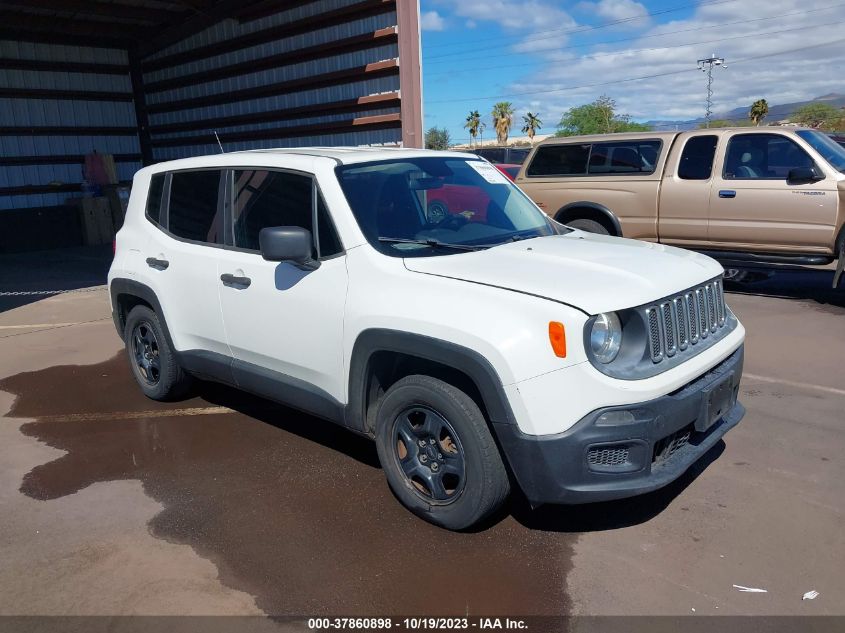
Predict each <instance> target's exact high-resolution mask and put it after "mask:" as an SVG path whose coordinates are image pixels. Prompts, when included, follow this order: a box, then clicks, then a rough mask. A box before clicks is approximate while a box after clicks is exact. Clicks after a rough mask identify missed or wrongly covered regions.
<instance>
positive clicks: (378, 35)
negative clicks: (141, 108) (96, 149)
mask: <svg viewBox="0 0 845 633" xmlns="http://www.w3.org/2000/svg"><path fill="white" fill-rule="evenodd" d="M397 41H398V36H397V35H396V29H394V28H393V27H389V28H386V29H379V30H378V31H374V32H372V33H364V34H363V35H354V36H352V37H347V38H344V39H341V40H335V41H334V42H329V43H327V44H317V45H316V46H306V47H305V48H298V49H296V50H292V51H288V52H286V53H279V54H277V55H270V56H269V57H262V58H261V59H256V60H251V61H246V62H241V63H239V64H232V65H230V66H223V67H222V68H213V69H211V70H206V71H200V72H195V73H190V74H188V75H184V76H180V77H174V78H173V79H162V80H161V81H153V82H149V83H146V84H145V85H144V87H145V90H146V92H147V93H151V92H161V91H164V90H170V89H172V88H181V87H184V86H193V85H196V84H201V83H205V82H209V81H216V80H218V79H225V78H227V77H238V76H240V75H244V74H247V73H253V72H258V71H260V70H268V69H270V68H278V67H280V66H285V65H288V64H295V63H300V62H304V61H314V60H317V59H324V58H326V57H332V56H334V55H339V54H341V53H348V52H352V51H359V50H366V49H368V48H374V47H376V46H384V45H386V44H393V43H395V42H397Z"/></svg>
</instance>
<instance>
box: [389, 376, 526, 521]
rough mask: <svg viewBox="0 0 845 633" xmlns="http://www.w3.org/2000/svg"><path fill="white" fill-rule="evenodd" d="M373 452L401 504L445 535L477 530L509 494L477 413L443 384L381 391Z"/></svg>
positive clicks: (419, 380)
mask: <svg viewBox="0 0 845 633" xmlns="http://www.w3.org/2000/svg"><path fill="white" fill-rule="evenodd" d="M376 447H377V448H378V455H379V461H380V462H381V465H382V468H383V469H384V473H385V475H386V477H387V483H388V484H389V485H390V488H391V490H392V491H393V493H394V494H395V495H396V496H397V497H398V498H399V501H401V502H402V504H403V505H405V507H407V508H408V509H409V510H411V512H413V513H415V514H417V515H418V516H420V517H422V518H423V519H425V520H426V521H429V522H431V523H434V524H435V525H439V526H441V527H444V528H446V529H449V530H462V529H465V528H468V527H470V526H472V525H474V524H476V523H478V522H479V521H481V520H482V519H483V518H485V517H486V516H489V515H490V514H491V513H492V512H493V511H495V510H496V509H497V508H498V507H500V506H501V505H502V503H503V502H504V501H505V499H506V498H507V496H508V493H509V492H510V483H509V481H508V475H507V472H506V471H505V467H504V464H503V463H502V458H501V456H500V455H499V450H498V448H497V447H496V443H495V442H494V441H493V436H492V435H491V434H490V430H489V428H488V427H487V422H486V421H485V419H484V415H483V414H482V413H481V410H480V409H479V408H478V405H476V404H475V402H474V401H473V400H472V398H470V397H469V396H468V395H466V394H465V393H464V392H463V391H461V390H460V389H457V388H455V387H453V386H452V385H450V384H447V383H445V382H443V381H442V380H437V379H436V378H431V377H430V376H407V377H405V378H403V379H401V380H399V381H398V382H397V383H396V384H395V385H393V386H392V387H391V388H390V389H388V390H387V393H386V394H385V396H384V399H383V400H382V402H381V405H380V407H379V410H378V413H377V414H376Z"/></svg>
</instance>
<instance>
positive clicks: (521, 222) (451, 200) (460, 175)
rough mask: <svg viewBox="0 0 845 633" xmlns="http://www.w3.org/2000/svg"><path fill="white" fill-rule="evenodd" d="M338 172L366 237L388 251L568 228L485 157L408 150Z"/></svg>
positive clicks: (440, 250) (435, 248)
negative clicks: (412, 154) (407, 154)
mask: <svg viewBox="0 0 845 633" xmlns="http://www.w3.org/2000/svg"><path fill="white" fill-rule="evenodd" d="M337 174H338V180H339V181H340V186H341V188H342V189H343V193H344V194H345V195H346V199H347V201H348V202H349V206H350V207H351V208H352V212H353V213H354V215H355V219H356V220H357V221H358V225H359V226H360V227H361V231H362V232H363V233H364V236H365V237H366V238H367V241H369V242H370V244H372V245H373V246H374V247H376V248H377V249H378V250H380V251H381V252H383V253H386V254H388V255H394V256H401V257H406V256H419V255H446V254H453V253H459V252H461V251H465V250H475V249H474V248H473V249H470V248H458V247H476V248H487V247H491V246H496V245H498V244H503V243H505V242H510V241H513V240H519V239H526V238H531V237H541V236H545V235H556V234H558V233H564V232H566V231H568V229H567V228H565V227H563V226H562V225H558V224H557V223H556V222H553V221H551V220H550V219H549V218H548V217H547V216H546V214H545V213H543V212H542V211H540V210H539V209H538V208H537V207H536V206H535V205H534V203H532V202H531V201H530V200H529V199H528V198H527V197H526V196H525V194H524V193H522V191H520V190H519V189H518V188H517V187H515V186H514V185H513V184H512V183H511V182H510V180H508V178H507V177H506V176H505V175H504V174H502V173H501V172H499V171H498V170H497V169H496V168H495V167H493V166H492V165H490V164H489V163H487V162H486V161H481V160H467V159H464V158H446V157H440V156H437V157H430V158H429V157H425V158H402V159H398V160H389V161H379V162H374V163H360V164H353V165H346V166H342V167H338V168H337ZM449 245H452V246H455V247H454V248H450V246H449Z"/></svg>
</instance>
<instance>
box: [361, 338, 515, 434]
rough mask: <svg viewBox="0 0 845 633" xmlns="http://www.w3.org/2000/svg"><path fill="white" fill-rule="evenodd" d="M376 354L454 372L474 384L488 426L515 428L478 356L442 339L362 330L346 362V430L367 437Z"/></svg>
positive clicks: (499, 388) (499, 387)
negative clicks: (407, 358)
mask: <svg viewBox="0 0 845 633" xmlns="http://www.w3.org/2000/svg"><path fill="white" fill-rule="evenodd" d="M377 352H396V353H399V354H406V355H408V356H412V357H416V358H420V359H422V360H427V361H432V362H436V363H440V364H442V365H446V366H448V367H452V368H454V369H457V370H458V371H460V372H462V373H464V374H466V375H467V376H468V377H469V378H470V380H472V381H473V383H475V386H476V388H477V389H478V392H479V394H480V395H481V398H482V400H483V402H484V407H485V409H486V410H487V415H488V416H489V418H490V422H493V423H496V424H515V423H516V420H515V418H514V414H513V410H512V409H511V407H510V403H509V402H508V398H507V395H506V394H505V390H504V386H503V384H502V380H501V378H499V375H498V373H497V372H496V370H495V369H494V368H493V365H491V364H490V361H488V360H487V359H486V358H485V357H484V356H482V355H481V354H480V353H479V352H477V351H475V350H472V349H469V348H467V347H463V346H461V345H457V344H455V343H450V342H448V341H444V340H441V339H437V338H433V337H430V336H425V335H422V334H414V333H410V332H402V331H399V330H390V329H382V328H373V329H368V330H364V331H363V332H361V333H360V334H359V335H358V338H357V339H356V340H355V345H354V346H353V348H352V356H351V358H350V362H349V398H348V400H349V402H348V404H347V405H346V412H345V420H346V426H348V427H350V428H351V429H353V430H359V431H363V432H366V433H370V432H371V429H368V428H367V412H366V403H367V389H368V386H369V378H370V371H371V366H370V363H371V361H372V358H373V356H374V355H375V354H376V353H377Z"/></svg>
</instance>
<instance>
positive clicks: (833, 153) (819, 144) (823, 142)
mask: <svg viewBox="0 0 845 633" xmlns="http://www.w3.org/2000/svg"><path fill="white" fill-rule="evenodd" d="M796 134H797V135H798V136H800V137H801V138H803V139H804V140H805V141H807V143H809V144H810V146H811V147H812V148H813V149H814V150H816V151H817V152H818V153H819V154H821V155H822V158H824V159H825V160H826V161H827V162H828V163H830V164H831V165H832V166H833V168H834V169H837V170H839V171H841V172H843V173H845V148H843V147H842V146H841V145H840V144H839V143H837V142H836V141H834V140H833V139H832V138H830V137H829V136H828V135H827V134H824V133H822V132H816V131H815V130H798V131H797V132H796Z"/></svg>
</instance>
